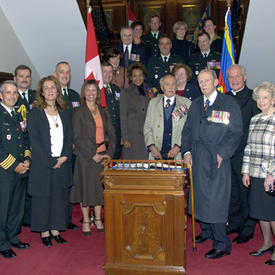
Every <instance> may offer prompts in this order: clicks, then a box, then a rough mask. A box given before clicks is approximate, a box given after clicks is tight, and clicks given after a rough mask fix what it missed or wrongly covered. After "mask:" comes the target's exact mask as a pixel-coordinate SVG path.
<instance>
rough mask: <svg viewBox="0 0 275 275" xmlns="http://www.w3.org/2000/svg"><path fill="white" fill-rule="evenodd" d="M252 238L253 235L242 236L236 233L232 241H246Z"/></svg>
mask: <svg viewBox="0 0 275 275" xmlns="http://www.w3.org/2000/svg"><path fill="white" fill-rule="evenodd" d="M252 238H253V235H249V236H244V235H238V236H237V237H236V238H235V239H233V243H239V244H240V243H247V242H248V241H249V240H251V239H252Z"/></svg>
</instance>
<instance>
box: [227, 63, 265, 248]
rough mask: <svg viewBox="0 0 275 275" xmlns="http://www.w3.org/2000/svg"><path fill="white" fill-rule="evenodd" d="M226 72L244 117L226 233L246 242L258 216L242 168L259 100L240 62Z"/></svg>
mask: <svg viewBox="0 0 275 275" xmlns="http://www.w3.org/2000/svg"><path fill="white" fill-rule="evenodd" d="M226 75H227V78H228V82H229V85H230V88H231V89H232V90H231V92H229V93H228V94H229V95H230V96H232V97H234V98H235V99H236V100H237V102H238V103H239V105H240V107H241V111H242V119H243V135H242V139H241V142H240V144H239V147H238V148H237V151H236V152H235V154H234V156H233V157H232V158H231V171H232V189H231V201H230V207H229V214H228V229H227V234H231V233H238V234H239V235H238V236H237V237H236V238H235V239H233V242H234V243H246V242H247V241H249V240H250V239H252V238H253V233H254V229H255V225H256V220H254V219H252V218H250V217H249V204H248V196H249V189H248V188H246V187H245V186H244V185H243V183H242V172H241V169H242V163H243V155H244V148H245V146H246V143H247V137H248V131H249V124H250V120H251V118H252V117H253V116H255V115H256V114H258V113H259V112H260V111H259V109H258V108H257V104H256V101H254V100H253V99H252V93H253V91H252V90H250V89H249V88H248V87H247V86H246V85H245V81H246V78H247V75H246V72H245V68H244V67H242V66H240V65H237V64H235V65H232V66H231V67H229V68H228V70H227V72H226Z"/></svg>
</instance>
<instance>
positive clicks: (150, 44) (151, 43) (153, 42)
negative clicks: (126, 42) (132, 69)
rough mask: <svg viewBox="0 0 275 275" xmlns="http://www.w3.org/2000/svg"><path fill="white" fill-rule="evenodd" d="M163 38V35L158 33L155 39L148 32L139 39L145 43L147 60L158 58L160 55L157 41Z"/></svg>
mask: <svg viewBox="0 0 275 275" xmlns="http://www.w3.org/2000/svg"><path fill="white" fill-rule="evenodd" d="M163 36H164V34H162V33H161V32H159V33H158V37H157V38H155V37H154V36H153V34H152V33H151V32H148V33H147V34H145V35H143V36H142V37H141V39H142V41H143V42H144V43H145V48H146V55H147V58H148V59H149V58H151V57H153V56H158V55H159V54H160V51H159V45H158V44H159V39H160V38H161V37H163Z"/></svg>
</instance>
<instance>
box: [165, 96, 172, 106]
mask: <svg viewBox="0 0 275 275" xmlns="http://www.w3.org/2000/svg"><path fill="white" fill-rule="evenodd" d="M170 102H171V99H170V98H168V99H167V100H166V105H165V108H169V107H170Z"/></svg>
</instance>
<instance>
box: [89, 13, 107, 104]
mask: <svg viewBox="0 0 275 275" xmlns="http://www.w3.org/2000/svg"><path fill="white" fill-rule="evenodd" d="M89 79H96V80H97V84H98V86H99V89H100V102H101V106H102V107H106V106H107V102H106V96H105V90H104V86H103V80H102V72H101V63H100V59H99V54H98V48H97V42H96V36H95V28H94V23H93V20H92V16H91V9H90V10H89V13H88V18H87V40H86V58H85V81H86V80H89Z"/></svg>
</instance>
